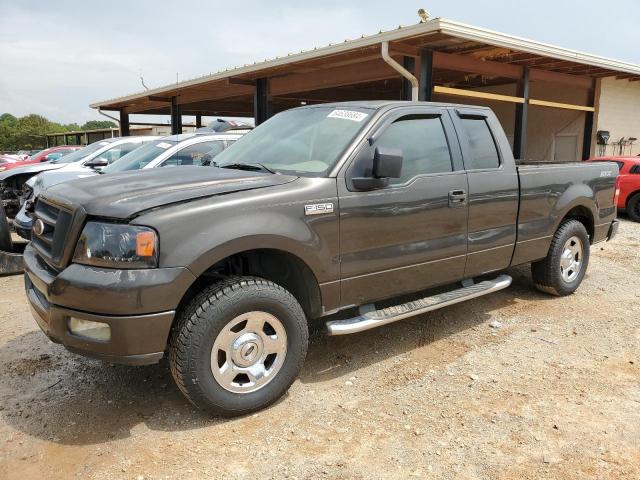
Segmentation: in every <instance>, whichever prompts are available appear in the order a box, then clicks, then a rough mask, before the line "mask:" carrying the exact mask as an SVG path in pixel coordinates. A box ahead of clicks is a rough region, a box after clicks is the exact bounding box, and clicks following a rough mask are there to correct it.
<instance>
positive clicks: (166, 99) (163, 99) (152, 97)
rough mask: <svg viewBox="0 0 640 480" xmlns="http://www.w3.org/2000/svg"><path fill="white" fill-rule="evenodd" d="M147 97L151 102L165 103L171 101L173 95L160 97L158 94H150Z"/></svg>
mask: <svg viewBox="0 0 640 480" xmlns="http://www.w3.org/2000/svg"><path fill="white" fill-rule="evenodd" d="M147 99H148V100H149V101H150V102H164V103H171V97H160V96H158V95H149V96H148V97H147Z"/></svg>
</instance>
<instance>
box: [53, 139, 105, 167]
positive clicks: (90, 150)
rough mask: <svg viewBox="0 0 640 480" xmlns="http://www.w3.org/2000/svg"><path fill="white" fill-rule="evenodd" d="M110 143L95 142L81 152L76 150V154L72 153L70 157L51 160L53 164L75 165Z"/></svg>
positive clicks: (65, 156)
mask: <svg viewBox="0 0 640 480" xmlns="http://www.w3.org/2000/svg"><path fill="white" fill-rule="evenodd" d="M109 143H110V142H108V141H101V142H95V143H92V144H91V145H87V146H86V147H84V148H81V149H80V150H76V151H75V152H71V153H70V154H68V155H64V156H62V157H60V158H56V159H55V160H51V163H73V162H77V161H79V160H82V159H83V158H84V157H87V156H89V155H91V154H92V153H93V152H96V151H98V150H100V149H101V148H103V147H104V146H105V145H109Z"/></svg>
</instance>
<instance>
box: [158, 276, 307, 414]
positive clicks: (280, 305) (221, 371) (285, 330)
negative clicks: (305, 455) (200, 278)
mask: <svg viewBox="0 0 640 480" xmlns="http://www.w3.org/2000/svg"><path fill="white" fill-rule="evenodd" d="M307 345H308V328H307V321H306V317H305V315H304V312H303V311H302V308H301V307H300V304H299V303H298V302H297V301H296V299H295V298H294V297H293V295H291V293H289V292H288V291H287V290H285V289H284V288H282V287H280V286H279V285H276V284H275V283H273V282H270V281H267V280H264V279H261V278H255V277H236V278H231V279H228V280H225V281H223V282H221V283H218V284H216V285H213V286H211V287H209V288H207V289H205V290H204V291H203V292H201V293H200V294H199V295H197V296H196V297H195V298H194V299H193V300H192V301H191V303H190V304H189V306H188V307H187V308H186V309H185V310H184V311H183V313H182V315H181V316H180V318H179V319H178V323H177V324H176V326H175V329H174V331H173V333H172V338H171V342H170V346H169V364H170V368H171V373H172V375H173V378H174V380H175V381H176V384H177V385H178V387H179V388H180V390H181V391H182V393H183V394H184V395H185V396H186V397H187V399H189V401H190V402H191V403H193V404H194V405H195V406H196V407H198V408H201V409H203V410H207V411H209V412H211V413H213V414H216V415H223V416H236V415H243V414H247V413H250V412H253V411H255V410H259V409H261V408H264V407H266V406H268V405H270V404H271V403H273V402H275V401H276V400H277V399H278V398H280V397H281V396H282V395H283V394H284V393H285V392H286V391H287V390H288V389H289V387H290V386H291V384H292V383H293V382H294V380H295V379H296V377H297V376H298V373H299V372H300V369H301V368H302V364H303V362H304V359H305V356H306V352H307Z"/></svg>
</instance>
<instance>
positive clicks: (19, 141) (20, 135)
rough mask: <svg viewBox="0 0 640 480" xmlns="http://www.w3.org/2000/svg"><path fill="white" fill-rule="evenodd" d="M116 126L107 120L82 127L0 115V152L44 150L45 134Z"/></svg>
mask: <svg viewBox="0 0 640 480" xmlns="http://www.w3.org/2000/svg"><path fill="white" fill-rule="evenodd" d="M111 127H117V125H116V124H115V123H113V122H110V121H108V120H91V121H89V122H86V123H85V124H84V125H82V127H80V125H78V124H77V123H70V124H67V125H61V124H59V123H56V122H51V121H49V120H47V119H46V118H44V117H43V116H41V115H35V114H31V115H26V116H24V117H20V118H16V117H15V116H14V115H11V114H10V113H3V114H2V115H0V151H14V150H35V149H41V148H44V147H45V145H46V135H47V133H62V132H68V131H73V130H75V131H78V130H94V129H98V128H111Z"/></svg>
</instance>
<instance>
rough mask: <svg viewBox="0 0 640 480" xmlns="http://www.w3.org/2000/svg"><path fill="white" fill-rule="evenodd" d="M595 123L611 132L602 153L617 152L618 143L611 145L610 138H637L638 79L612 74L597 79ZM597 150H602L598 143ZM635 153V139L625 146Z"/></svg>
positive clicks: (637, 146) (638, 149)
mask: <svg viewBox="0 0 640 480" xmlns="http://www.w3.org/2000/svg"><path fill="white" fill-rule="evenodd" d="M596 126H597V130H608V131H609V132H611V138H610V140H609V145H608V146H607V148H606V153H605V154H607V155H612V154H618V153H619V147H617V146H615V145H612V142H619V141H620V139H621V138H622V137H624V138H626V139H628V138H629V137H635V138H638V139H640V82H630V81H629V80H616V79H615V78H614V77H607V78H603V79H602V80H601V81H600V98H599V99H598V112H597V119H596ZM596 152H597V153H601V151H599V149H598V146H596ZM638 153H640V143H638V141H636V142H635V143H634V144H633V145H631V146H626V147H625V148H624V154H626V155H637V154H638Z"/></svg>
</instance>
